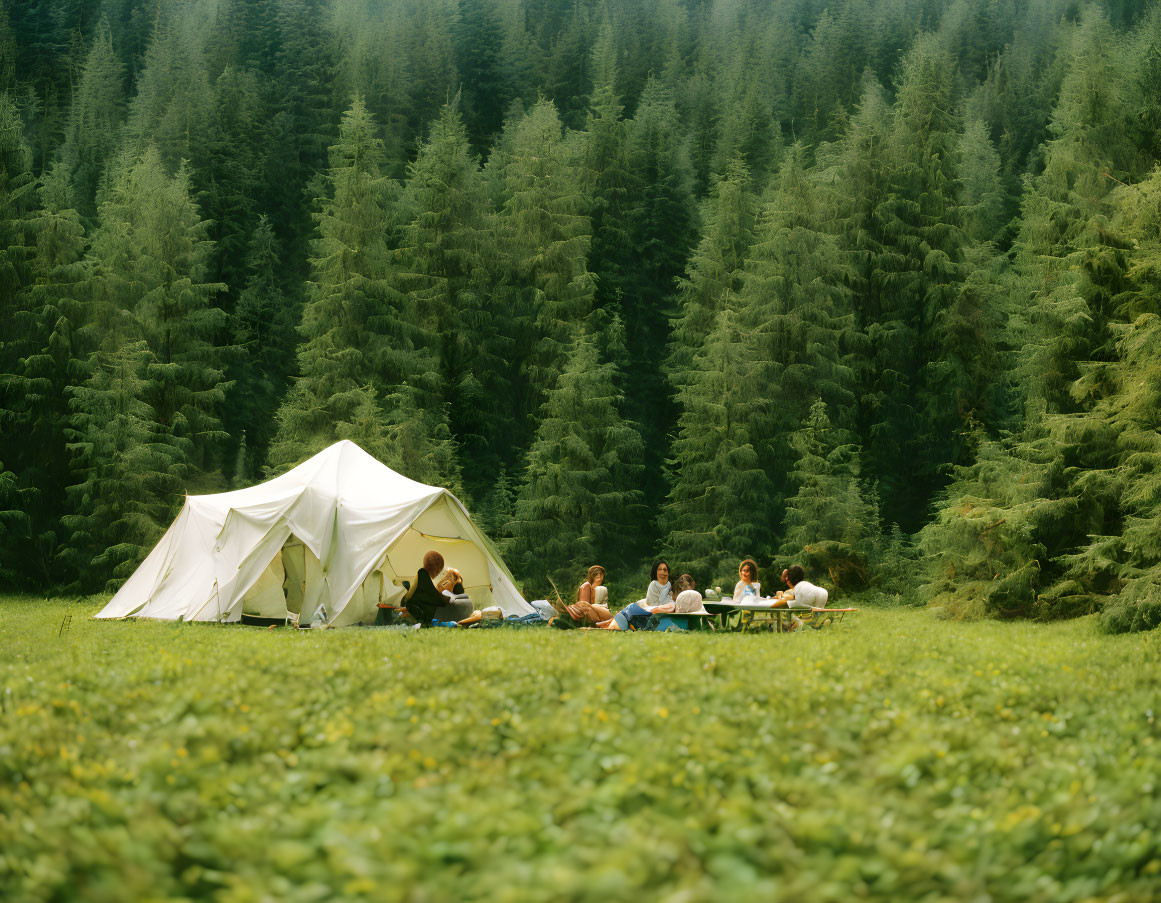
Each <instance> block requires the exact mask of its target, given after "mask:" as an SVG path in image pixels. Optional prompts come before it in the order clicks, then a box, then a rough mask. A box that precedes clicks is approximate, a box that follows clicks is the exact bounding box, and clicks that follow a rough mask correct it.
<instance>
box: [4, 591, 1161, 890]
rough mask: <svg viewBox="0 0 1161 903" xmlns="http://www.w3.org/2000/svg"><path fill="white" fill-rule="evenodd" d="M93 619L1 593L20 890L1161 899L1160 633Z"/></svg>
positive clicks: (889, 620)
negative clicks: (715, 631)
mask: <svg viewBox="0 0 1161 903" xmlns="http://www.w3.org/2000/svg"><path fill="white" fill-rule="evenodd" d="M96 610H97V606H94V605H78V604H73V605H68V604H65V603H62V602H38V601H31V600H25V599H5V600H0V681H2V689H0V899H3V900H5V901H10V903H18V901H19V903H22V901H49V900H52V901H66V900H67V901H74V900H86V901H125V900H179V899H180V900H184V899H199V900H206V899H212V900H218V901H234V903H241V901H263V900H277V901H300V900H301V901H307V900H310V901H316V900H317V901H324V900H334V899H345V900H347V899H349V900H360V899H365V900H409V901H460V900H520V901H523V900H544V901H557V900H575V901H594V903H595V901H601V903H608V901H613V900H628V899H632V900H635V901H644V900H654V899H656V900H667V901H674V903H676V901H682V903H694V901H703V900H704V901H711V900H712V901H719V900H754V901H771V900H775V901H778V900H785V901H830V900H834V901H838V900H844V901H847V900H852V899H870V900H965V901H984V900H993V901H1007V900H1011V901H1016V900H1019V901H1053V903H1058V901H1072V900H1110V901H1112V900H1117V901H1150V900H1157V899H1159V898H1161V786H1159V784H1161V727H1159V725H1158V717H1157V716H1158V714H1159V709H1161V692H1159V691H1161V636H1159V635H1133V636H1123V637H1108V636H1103V635H1100V634H1098V633H1097V631H1096V628H1095V625H1094V623H1093V622H1092V620H1091V619H1084V620H1081V621H1075V622H1071V623H1064V624H1054V625H1049V626H1037V625H1031V624H999V623H981V624H964V623H949V622H943V621H940V620H938V619H937V618H935V617H934V616H933V615H931V614H930V613H928V612H922V611H889V612H864V613H863V614H861V615H859V616H858V618H857V619H856V620H854V622H853V623H852V622H850V621H848V622H847V623H845V624H840V625H837V626H836V627H835V628H833V629H828V630H825V631H822V632H819V633H806V634H804V635H803V634H794V635H784V636H777V635H769V634H767V635H756V636H740V635H718V636H700V635H697V636H695V635H672V634H667V635H662V634H638V635H631V636H626V635H609V634H605V633H599V634H598V633H596V632H577V631H569V632H562V631H551V630H547V629H528V630H522V631H521V630H515V629H514V630H492V631H470V632H468V631H464V632H454V631H436V630H433V631H424V632H422V633H400V632H395V631H387V630H358V629H349V630H338V631H302V632H294V631H291V630H288V629H279V630H274V631H265V630H261V629H255V628H244V627H236V626H225V627H223V626H212V625H178V624H162V623H137V622H133V623H106V622H97V621H93V620H91V619H89V617H88V616H89V615H91V614H93V613H94V612H95V611H96ZM69 613H71V614H72V615H73V619H72V625H71V629H69V630H68V631H67V632H66V633H64V635H63V636H58V632H59V630H60V627H61V621H62V617H63V616H64V615H66V614H69Z"/></svg>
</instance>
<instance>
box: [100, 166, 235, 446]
mask: <svg viewBox="0 0 1161 903" xmlns="http://www.w3.org/2000/svg"><path fill="white" fill-rule="evenodd" d="M98 214H99V220H100V227H99V229H98V230H97V232H96V233H95V234H94V237H93V244H92V248H91V249H90V262H91V275H90V277H89V285H88V286H87V289H86V291H87V295H88V301H89V303H90V305H91V306H92V307H93V308H94V309H93V311H92V313H91V315H90V316H91V317H93V318H96V319H97V320H98V322H96V323H89V324H86V325H88V326H94V327H97V326H100V327H102V328H104V323H103V322H101V321H102V320H103V318H105V317H107V316H109V315H110V314H109V313H108V311H118V312H120V311H128V312H129V313H131V314H132V317H133V320H134V323H135V326H136V328H137V329H138V330H139V334H140V335H141V336H142V337H143V338H144V339H145V340H146V341H147V342H148V343H149V347H150V349H151V350H152V352H153V356H152V358H150V359H149V362H148V367H149V371H148V374H147V376H148V380H149V404H150V406H151V407H152V409H153V411H154V413H155V416H156V417H157V418H158V422H159V424H160V425H161V426H162V427H163V428H164V429H165V430H166V431H168V432H169V433H170V434H172V435H173V437H174V438H175V439H177V440H179V441H180V442H181V443H182V444H183V446H184V447H185V448H186V449H187V454H189V455H191V461H193V462H195V463H197V464H199V465H202V466H211V465H213V464H216V463H217V461H216V456H217V455H218V454H219V452H220V442H221V440H222V439H223V438H224V434H223V433H222V431H221V423H220V407H221V404H222V402H223V400H224V398H225V392H226V389H227V388H228V386H229V384H228V383H227V382H225V380H224V377H223V371H222V361H221V351H220V349H219V347H218V346H217V344H216V341H215V340H216V337H217V334H218V331H219V330H221V329H222V328H223V327H224V326H225V324H226V317H225V314H224V313H223V312H222V311H221V309H220V308H218V307H216V306H214V300H215V297H216V296H217V294H218V293H219V292H221V291H222V289H223V288H224V286H223V285H221V284H220V283H213V282H209V281H208V278H207V277H208V276H209V274H208V272H207V270H208V263H209V260H210V256H211V254H212V252H213V248H212V244H211V243H210V242H209V241H208V240H207V239H206V237H205V233H206V229H207V223H206V222H205V221H204V220H202V219H201V216H200V215H199V213H198V210H197V207H196V206H195V205H194V203H193V201H192V200H191V199H190V189H189V175H188V172H187V170H186V169H185V168H184V167H182V168H180V169H179V170H178V172H177V173H176V174H175V175H173V176H170V175H168V174H167V173H166V171H165V168H164V165H163V163H162V160H161V156H160V154H159V153H158V152H157V151H155V150H154V149H153V148H152V147H149V148H147V149H146V150H145V151H144V153H143V154H142V155H141V156H140V157H139V158H136V159H133V160H129V161H125V165H124V166H122V167H121V168H120V169H119V170H118V172H117V173H116V176H115V177H114V178H113V179H112V181H111V182H110V184H109V187H108V189H107V190H106V191H105V192H104V193H103V194H102V196H101V201H100V205H99V210H98ZM103 311H105V312H103ZM117 315H118V314H117V313H114V314H112V316H114V317H116V316H117ZM113 336H114V342H113V344H112V345H111V346H108V347H106V348H105V350H116V349H117V343H118V341H119V336H118V335H117V333H114V334H113Z"/></svg>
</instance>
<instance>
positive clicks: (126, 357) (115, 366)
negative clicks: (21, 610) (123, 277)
mask: <svg viewBox="0 0 1161 903" xmlns="http://www.w3.org/2000/svg"><path fill="white" fill-rule="evenodd" d="M116 332H118V333H120V332H121V330H120V329H118V330H116ZM111 338H112V337H111ZM114 346H115V350H111V351H102V352H98V353H97V354H96V355H95V356H94V358H93V360H92V363H91V369H92V375H91V376H90V377H89V379H88V380H87V381H86V382H85V383H84V384H83V385H79V386H75V387H73V388H72V389H71V390H70V393H71V404H72V408H73V416H72V423H71V426H70V429H69V431H68V435H69V438H70V440H71V441H70V442H69V449H70V451H71V452H72V455H73V466H74V468H75V471H76V474H77V478H78V482H77V483H76V484H74V485H73V486H70V487H69V495H70V497H71V499H72V510H73V513H71V514H68V515H66V516H65V517H63V518H62V521H63V523H64V526H65V528H66V529H67V530H68V531H69V533H70V534H71V535H70V539H69V544H68V547H67V548H66V549H65V550H64V552H63V555H62V557H63V560H64V562H65V564H66V566H67V567H69V568H70V569H71V571H72V573H73V574H75V575H76V586H77V588H78V589H80V590H82V591H87V592H96V591H100V590H106V591H111V590H114V589H116V588H117V587H119V586H120V585H121V583H123V582H124V581H125V580H126V579H127V578H128V577H129V575H130V574H132V573H133V571H134V570H135V569H136V567H137V565H138V564H140V563H141V561H142V559H144V557H145V556H146V555H147V554H148V553H149V550H150V549H151V548H152V546H153V545H154V544H155V543H156V542H157V540H158V538H160V536H161V534H162V532H163V531H164V529H165V525H166V524H167V523H168V522H169V521H170V520H172V518H173V515H174V514H175V512H176V511H177V509H178V508H179V507H180V505H181V502H182V478H183V477H184V476H185V473H186V470H185V467H184V463H183V462H184V458H185V455H184V453H183V452H182V450H181V449H180V448H179V447H177V445H176V444H175V443H174V442H173V440H172V437H171V435H170V434H169V431H168V430H167V429H165V428H164V427H163V426H162V425H161V424H160V422H159V418H158V415H157V412H156V411H155V410H153V409H152V408H151V406H150V405H149V403H148V401H147V400H146V398H147V396H148V395H149V394H150V388H151V387H150V383H151V382H152V380H151V379H150V378H149V376H148V375H147V372H146V371H147V369H148V368H149V367H150V366H151V365H152V364H153V363H154V360H155V359H154V355H153V353H152V352H151V351H150V350H149V346H148V345H147V344H146V343H145V342H143V341H124V342H123V343H122V344H119V345H117V344H116V342H115V340H114Z"/></svg>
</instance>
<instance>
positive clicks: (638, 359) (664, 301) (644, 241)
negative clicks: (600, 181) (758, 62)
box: [622, 79, 695, 511]
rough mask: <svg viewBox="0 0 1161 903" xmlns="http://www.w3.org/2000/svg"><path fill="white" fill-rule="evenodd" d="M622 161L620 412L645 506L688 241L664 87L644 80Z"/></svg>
mask: <svg viewBox="0 0 1161 903" xmlns="http://www.w3.org/2000/svg"><path fill="white" fill-rule="evenodd" d="M629 167H630V170H631V171H632V172H633V173H634V174H635V175H636V178H637V188H636V190H635V192H634V194H635V198H634V201H635V203H634V204H633V208H632V210H631V213H630V216H629V235H628V247H629V248H631V249H632V253H633V256H634V258H635V262H634V264H633V266H632V267H630V268H628V269H627V272H626V277H625V279H624V302H623V305H622V307H623V313H622V316H623V318H624V324H625V330H626V337H625V341H626V346H627V350H628V358H629V361H630V362H631V363H630V366H629V367H628V368H627V381H626V395H627V397H626V408H625V412H626V416H627V417H629V418H630V419H631V420H633V421H634V422H635V423H638V424H640V426H641V430H642V433H643V435H644V436H646V437H647V438H648V441H647V442H646V445H645V454H646V459H645V482H644V485H643V489H644V492H645V497H646V504H647V505H648V506H649V509H650V510H651V511H655V510H657V507H658V506H659V505H660V504H661V502H662V500H663V499H664V497H665V491H666V485H665V481H664V480H663V478H662V472H663V465H664V461H665V458H666V455H667V454H668V449H667V445H668V442H669V437H670V435H671V434H672V433H673V429H674V421H675V419H676V417H677V411H676V409H675V408H674V405H673V402H672V399H671V396H670V393H669V385H668V381H667V380H666V378H665V370H664V364H665V354H666V350H667V346H668V338H669V321H670V319H671V318H672V317H673V315H674V314H675V312H676V311H675V310H674V306H673V301H674V298H673V295H674V287H675V286H676V284H677V280H678V279H679V278H680V277H681V275H682V273H683V272H684V271H685V266H686V261H687V259H688V256H689V252H690V249H691V248H692V246H693V245H694V244H695V236H694V221H693V219H694V214H695V208H694V205H693V196H692V173H691V170H690V166H689V158H688V154H687V149H686V145H685V140H684V136H683V135H682V134H681V132H680V130H679V126H678V122H677V110H676V107H675V105H674V101H673V97H672V94H671V92H670V91H669V90H668V89H667V88H666V87H665V86H664V85H662V84H661V82H660V81H658V80H657V79H650V80H649V81H648V82H647V83H646V85H645V90H644V91H643V93H642V95H641V100H640V102H639V104H638V106H637V113H636V115H635V116H634V117H633V121H632V123H631V124H630V127H629Z"/></svg>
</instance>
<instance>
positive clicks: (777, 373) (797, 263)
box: [738, 148, 859, 511]
mask: <svg viewBox="0 0 1161 903" xmlns="http://www.w3.org/2000/svg"><path fill="white" fill-rule="evenodd" d="M800 160H801V150H800V149H798V148H796V149H795V150H793V151H792V152H791V154H790V156H789V157H788V158H787V160H786V161H785V163H784V164H783V166H782V170H781V172H780V174H779V180H778V189H777V191H776V192H775V193H774V194H772V195H771V197H770V199H769V201H768V202H767V204H766V205H765V207H764V209H763V212H762V217H761V220H760V222H759V224H758V227H757V230H756V235H755V240H754V244H753V246H752V248H751V249H750V255H749V260H748V261H747V263H746V273H745V277H744V280H743V284H742V288H741V291H740V293H739V298H738V303H739V306H740V309H741V310H742V311H743V314H742V316H743V322H744V323H745V324H746V325H747V326H748V328H750V329H751V330H752V331H753V333H754V336H753V342H754V347H755V350H756V352H757V355H758V358H759V362H760V363H759V377H758V379H759V383H760V385H762V387H763V389H762V391H761V394H760V395H759V396H758V398H757V399H755V401H759V399H760V404H761V408H762V409H763V410H762V421H763V423H764V426H763V428H762V430H761V433H762V437H761V438H760V439H758V440H756V448H757V449H758V451H759V455H760V457H761V459H762V462H763V466H764V468H765V469H766V472H767V474H768V475H769V476H770V478H771V480H772V482H773V486H774V493H775V494H774V495H773V496H772V497H771V498H770V499H769V501H768V504H769V506H770V509H771V510H772V511H776V510H777V508H778V507H779V504H780V500H781V499H782V498H784V497H785V493H786V491H787V488H788V485H787V480H788V476H789V474H788V473H787V466H786V463H785V462H787V461H789V460H793V453H792V451H791V449H789V448H788V447H787V439H788V438H789V436H791V435H792V434H793V433H794V432H795V431H796V430H798V429H799V428H801V427H802V425H803V424H804V423H805V422H806V420H807V418H808V417H809V416H810V412H811V405H812V404H813V403H814V402H815V401H818V400H822V401H824V402H826V403H827V404H828V405H829V407H830V409H831V410H832V411H833V412H834V415H835V420H836V421H837V425H838V427H839V428H840V429H851V428H852V427H853V426H854V424H855V394H854V389H855V386H854V377H853V373H852V370H851V367H850V365H849V362H848V361H849V357H850V355H851V353H852V351H854V350H855V349H856V348H857V347H858V345H859V343H858V339H857V337H856V336H855V335H854V333H855V329H854V318H853V315H852V313H851V306H850V293H849V290H848V289H847V287H846V286H847V283H848V282H849V281H850V276H851V267H850V264H849V261H848V258H849V255H848V254H847V253H844V251H843V250H842V249H841V248H840V246H839V244H838V241H837V240H836V239H835V238H834V237H833V236H832V235H830V234H828V232H827V231H826V229H825V222H824V219H823V217H824V210H823V207H822V203H821V200H820V198H819V193H818V192H817V191H816V190H815V188H814V186H813V185H812V183H811V182H810V180H809V178H808V177H807V175H806V173H805V172H804V170H803V169H802V166H801V162H800Z"/></svg>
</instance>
